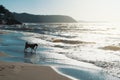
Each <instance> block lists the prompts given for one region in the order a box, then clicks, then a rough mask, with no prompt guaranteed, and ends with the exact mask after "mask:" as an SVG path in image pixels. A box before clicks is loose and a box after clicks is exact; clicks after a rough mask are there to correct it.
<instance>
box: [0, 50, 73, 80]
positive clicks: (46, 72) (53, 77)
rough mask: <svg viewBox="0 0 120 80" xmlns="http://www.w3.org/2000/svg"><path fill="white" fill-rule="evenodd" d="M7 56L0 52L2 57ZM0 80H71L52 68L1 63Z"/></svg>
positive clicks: (27, 64) (28, 64)
mask: <svg viewBox="0 0 120 80" xmlns="http://www.w3.org/2000/svg"><path fill="white" fill-rule="evenodd" d="M5 56H7V55H6V54H5V53H3V52H0V57H5ZM0 80H71V79H70V78H68V77H67V76H65V75H63V74H59V73H58V72H57V71H55V70H54V69H53V68H52V67H51V66H42V65H37V64H30V63H18V62H3V61H0Z"/></svg>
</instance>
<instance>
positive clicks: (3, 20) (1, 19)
mask: <svg viewBox="0 0 120 80" xmlns="http://www.w3.org/2000/svg"><path fill="white" fill-rule="evenodd" d="M0 24H6V25H13V24H21V22H19V21H17V20H16V19H15V18H14V15H13V14H12V12H10V11H9V10H8V9H6V8H5V7H4V6H2V5H0Z"/></svg>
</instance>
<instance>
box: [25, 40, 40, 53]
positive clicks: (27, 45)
mask: <svg viewBox="0 0 120 80" xmlns="http://www.w3.org/2000/svg"><path fill="white" fill-rule="evenodd" d="M37 47H38V44H30V43H28V42H26V43H25V48H24V53H26V52H27V48H31V53H33V51H36V49H37Z"/></svg>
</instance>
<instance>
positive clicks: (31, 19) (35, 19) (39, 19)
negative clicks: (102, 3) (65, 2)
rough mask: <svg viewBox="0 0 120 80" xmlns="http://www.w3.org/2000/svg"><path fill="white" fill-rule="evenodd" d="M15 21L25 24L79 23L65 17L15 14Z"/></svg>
mask: <svg viewBox="0 0 120 80" xmlns="http://www.w3.org/2000/svg"><path fill="white" fill-rule="evenodd" d="M13 15H14V16H15V19H16V20H18V21H20V22H25V23H74V22H77V21H76V20H75V19H73V18H72V17H70V16H65V15H34V14H28V13H13Z"/></svg>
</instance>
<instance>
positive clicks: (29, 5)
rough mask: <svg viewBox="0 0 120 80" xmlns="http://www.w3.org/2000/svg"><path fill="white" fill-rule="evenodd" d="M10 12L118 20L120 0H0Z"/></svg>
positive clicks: (80, 18)
mask: <svg viewBox="0 0 120 80" xmlns="http://www.w3.org/2000/svg"><path fill="white" fill-rule="evenodd" d="M0 4H2V5H4V6H5V7H6V8H7V9H9V10H10V11H12V12H18V13H21V12H27V13H32V14H42V15H69V16H71V17H73V18H75V19H77V20H87V21H119V22H120V0H0Z"/></svg>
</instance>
